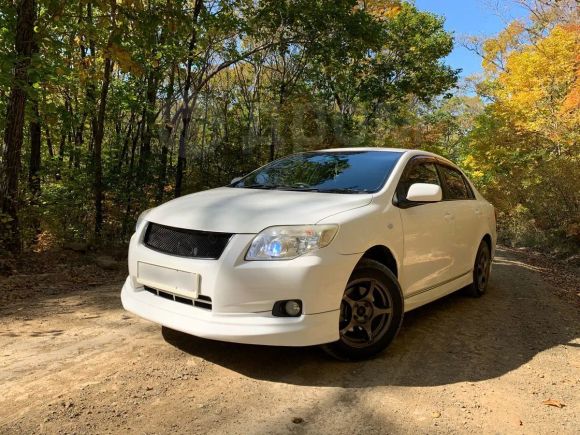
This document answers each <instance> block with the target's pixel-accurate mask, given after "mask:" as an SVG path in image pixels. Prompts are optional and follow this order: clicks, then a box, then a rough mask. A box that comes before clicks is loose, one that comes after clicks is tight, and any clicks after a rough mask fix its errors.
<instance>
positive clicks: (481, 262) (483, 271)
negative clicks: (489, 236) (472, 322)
mask: <svg viewBox="0 0 580 435" xmlns="http://www.w3.org/2000/svg"><path fill="white" fill-rule="evenodd" d="M490 271H491V252H490V249H489V246H488V244H487V242H486V241H485V240H482V241H481V243H480V244H479V248H478V250H477V255H476V256H475V264H474V265H473V283H472V284H471V285H470V286H468V287H467V288H466V290H467V293H468V294H469V295H470V296H473V297H480V296H481V295H483V294H484V293H485V291H486V290H487V286H488V283H489V275H490Z"/></svg>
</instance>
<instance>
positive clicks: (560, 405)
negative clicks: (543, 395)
mask: <svg viewBox="0 0 580 435" xmlns="http://www.w3.org/2000/svg"><path fill="white" fill-rule="evenodd" d="M542 403H543V404H544V405H548V406H554V407H556V408H563V407H564V406H566V405H565V404H563V403H562V402H560V401H559V400H554V399H548V400H544V401H543V402H542Z"/></svg>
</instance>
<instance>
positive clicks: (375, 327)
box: [322, 259, 403, 361]
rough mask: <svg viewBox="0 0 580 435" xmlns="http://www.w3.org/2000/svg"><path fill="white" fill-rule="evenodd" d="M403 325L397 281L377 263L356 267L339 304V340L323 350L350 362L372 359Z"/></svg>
mask: <svg viewBox="0 0 580 435" xmlns="http://www.w3.org/2000/svg"><path fill="white" fill-rule="evenodd" d="M402 322H403V295H402V293H401V288H400V286H399V282H398V281H397V278H396V277H395V275H394V274H393V272H391V271H390V270H389V269H388V268H387V267H385V266H384V265H383V264H381V263H379V262H378V261H374V260H369V259H363V260H361V261H360V263H359V264H358V265H357V267H356V268H355V270H354V272H353V273H352V275H351V277H350V279H349V282H348V284H347V286H346V290H345V291H344V295H343V297H342V301H341V304H340V320H339V325H338V329H339V334H340V339H339V340H338V341H336V342H334V343H329V344H325V345H323V346H322V348H323V349H324V350H325V351H326V352H327V353H328V354H330V355H331V356H333V357H335V358H337V359H340V360H347V361H354V360H362V359H367V358H370V357H372V356H374V355H376V354H377V353H379V352H380V351H382V350H383V349H385V348H386V347H387V346H388V345H389V344H390V343H391V341H393V339H394V338H395V337H396V335H397V333H398V332H399V329H400V327H401V323H402Z"/></svg>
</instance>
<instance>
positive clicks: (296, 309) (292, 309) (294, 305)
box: [284, 301, 302, 317]
mask: <svg viewBox="0 0 580 435" xmlns="http://www.w3.org/2000/svg"><path fill="white" fill-rule="evenodd" d="M284 309H285V310H286V314H288V315H289V316H292V317H294V316H297V315H299V314H300V312H301V311H302V307H301V306H300V304H299V303H298V302H296V301H288V302H286V303H285V304H284Z"/></svg>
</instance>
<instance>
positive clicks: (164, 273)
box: [137, 261, 201, 299]
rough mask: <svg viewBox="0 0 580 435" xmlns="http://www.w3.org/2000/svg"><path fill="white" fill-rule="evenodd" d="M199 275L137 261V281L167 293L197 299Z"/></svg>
mask: <svg viewBox="0 0 580 435" xmlns="http://www.w3.org/2000/svg"><path fill="white" fill-rule="evenodd" d="M200 281H201V277H200V275H199V274H197V273H192V272H186V271H184V270H178V269H172V268H169V267H163V266H158V265H156V264H150V263H144V262H142V261H139V262H137V282H139V283H140V284H142V285H146V286H149V287H153V288H157V289H159V290H164V291H166V292H169V293H173V294H176V295H180V296H184V297H187V298H191V299H197V297H198V296H199V287H200Z"/></svg>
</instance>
